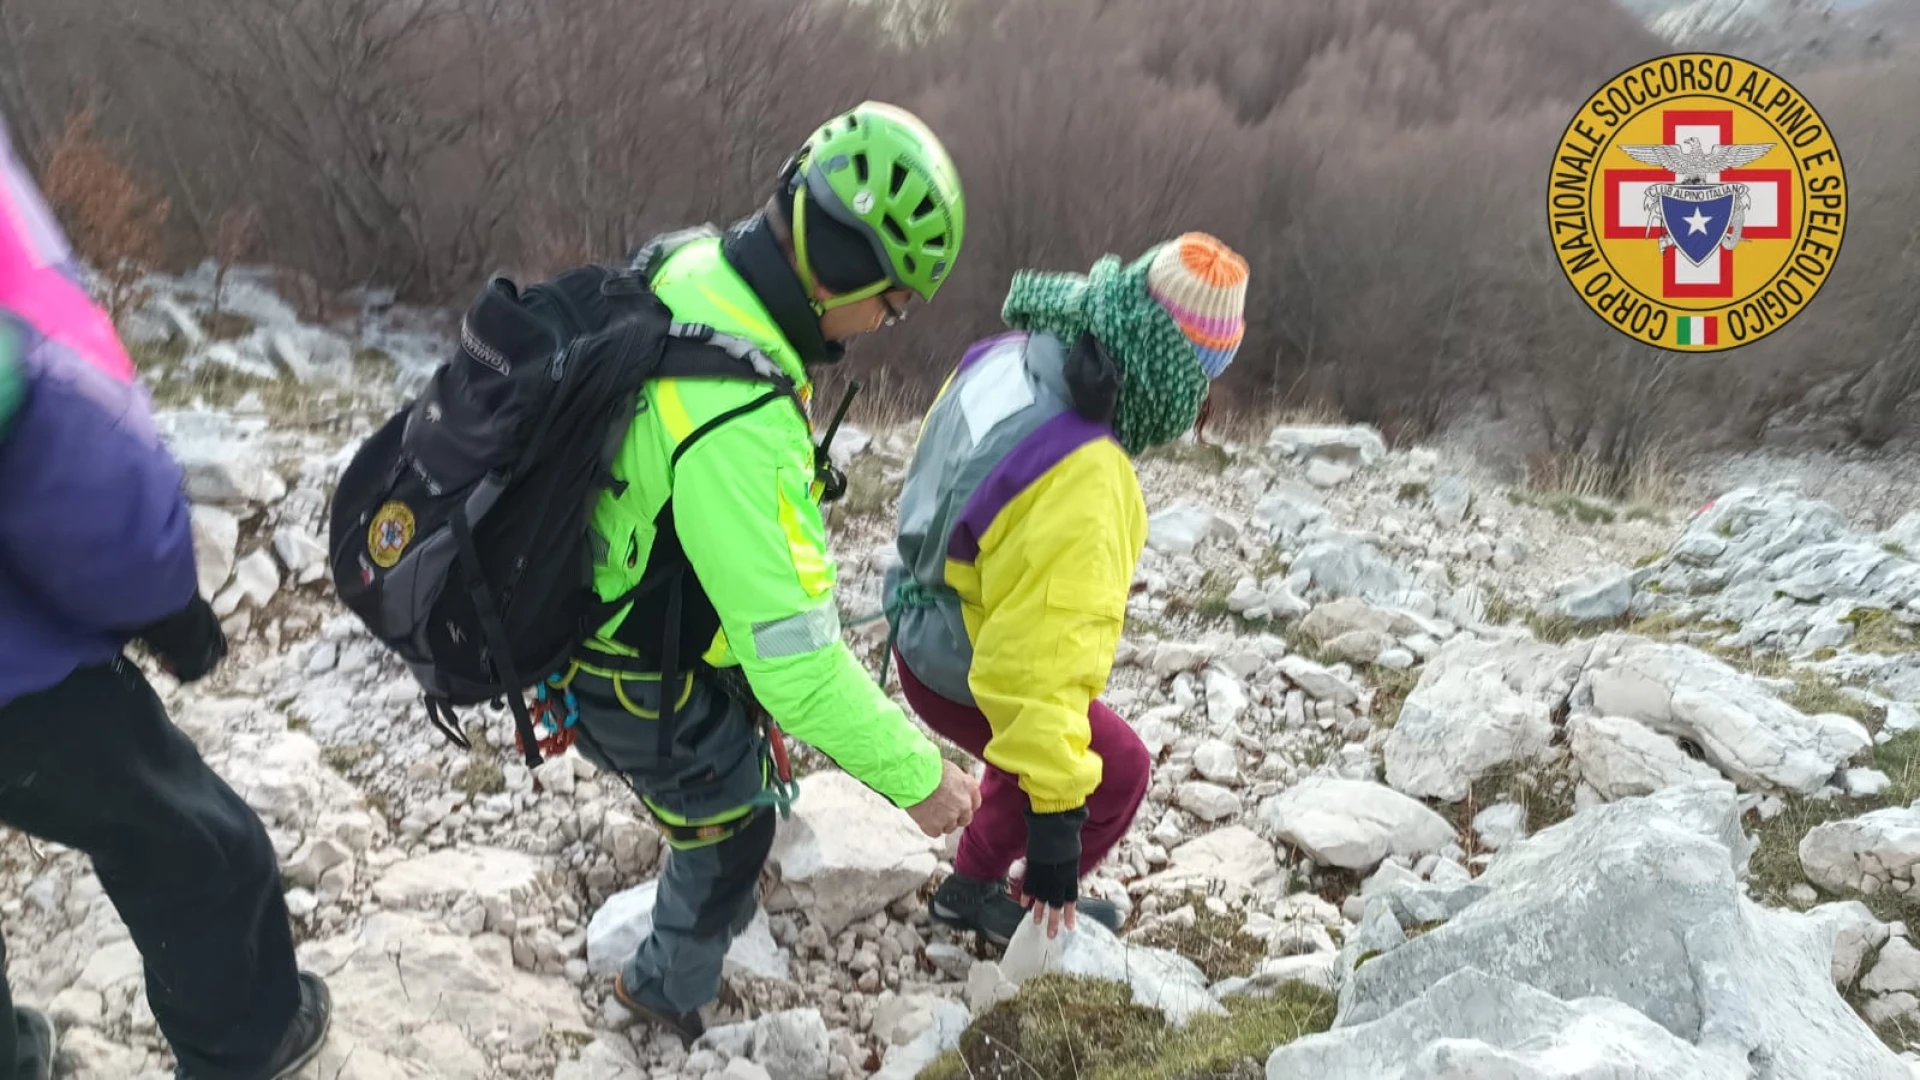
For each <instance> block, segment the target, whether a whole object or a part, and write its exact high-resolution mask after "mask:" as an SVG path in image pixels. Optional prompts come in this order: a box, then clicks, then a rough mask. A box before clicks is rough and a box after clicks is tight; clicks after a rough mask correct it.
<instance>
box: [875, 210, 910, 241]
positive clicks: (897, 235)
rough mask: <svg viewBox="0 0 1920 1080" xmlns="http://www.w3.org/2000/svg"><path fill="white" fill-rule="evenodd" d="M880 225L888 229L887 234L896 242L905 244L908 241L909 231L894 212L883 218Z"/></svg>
mask: <svg viewBox="0 0 1920 1080" xmlns="http://www.w3.org/2000/svg"><path fill="white" fill-rule="evenodd" d="M880 225H881V227H882V228H884V229H886V230H887V235H888V236H889V237H892V238H893V242H894V243H896V244H905V243H906V242H907V231H906V230H905V229H902V228H901V227H900V222H899V220H898V219H897V218H895V217H894V216H893V215H892V214H888V215H887V216H886V217H885V218H883V219H881V222H880Z"/></svg>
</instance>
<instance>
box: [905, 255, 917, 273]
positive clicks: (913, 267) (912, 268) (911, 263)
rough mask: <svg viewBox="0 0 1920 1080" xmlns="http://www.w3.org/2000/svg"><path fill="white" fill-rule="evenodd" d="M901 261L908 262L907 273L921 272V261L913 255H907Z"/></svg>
mask: <svg viewBox="0 0 1920 1080" xmlns="http://www.w3.org/2000/svg"><path fill="white" fill-rule="evenodd" d="M901 261H902V262H904V263H906V264H907V273H909V274H917V273H919V272H920V263H919V261H918V260H916V259H915V258H914V257H913V256H911V255H908V256H905V257H904V258H902V259H901Z"/></svg>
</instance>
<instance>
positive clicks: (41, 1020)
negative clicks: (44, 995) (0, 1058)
mask: <svg viewBox="0 0 1920 1080" xmlns="http://www.w3.org/2000/svg"><path fill="white" fill-rule="evenodd" d="M13 1025H14V1028H15V1032H16V1034H15V1036H14V1053H15V1055H16V1056H15V1058H14V1066H13V1069H14V1071H13V1072H12V1073H10V1074H9V1075H12V1076H17V1077H19V1078H20V1080H53V1049H54V1042H55V1036H54V1030H53V1021H51V1020H49V1019H47V1015H46V1014H45V1013H43V1012H41V1011H40V1010H38V1009H29V1008H25V1007H22V1006H16V1007H15V1008H14V1010H13Z"/></svg>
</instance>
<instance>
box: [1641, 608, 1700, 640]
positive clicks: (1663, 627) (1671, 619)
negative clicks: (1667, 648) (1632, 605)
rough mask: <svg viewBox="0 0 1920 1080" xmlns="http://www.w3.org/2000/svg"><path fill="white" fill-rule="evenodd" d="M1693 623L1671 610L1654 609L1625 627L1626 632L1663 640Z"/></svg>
mask: <svg viewBox="0 0 1920 1080" xmlns="http://www.w3.org/2000/svg"><path fill="white" fill-rule="evenodd" d="M1693 625H1694V624H1693V622H1692V620H1689V619H1683V618H1681V617H1680V616H1678V615H1675V614H1674V613H1673V612H1671V611H1656V612H1654V613H1653V614H1651V615H1649V616H1647V617H1646V618H1644V619H1639V620H1636V621H1635V622H1633V623H1632V624H1631V625H1629V626H1628V627H1627V632H1628V633H1630V634H1638V635H1639V636H1641V637H1647V638H1655V639H1659V640H1665V639H1667V638H1670V637H1672V636H1673V635H1675V634H1677V633H1679V632H1680V631H1682V630H1685V629H1688V628H1689V627H1691V626H1693Z"/></svg>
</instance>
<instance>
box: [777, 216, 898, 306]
mask: <svg viewBox="0 0 1920 1080" xmlns="http://www.w3.org/2000/svg"><path fill="white" fill-rule="evenodd" d="M793 262H794V267H795V269H797V270H799V271H800V285H801V287H802V288H804V289H806V290H807V303H809V304H812V305H813V313H814V314H815V315H825V314H826V313H827V312H829V311H833V310H835V309H836V308H843V307H846V306H848V305H849V304H857V303H859V302H861V301H862V300H871V299H872V298H874V297H876V296H879V295H880V294H881V293H883V292H886V291H887V290H888V289H889V288H892V287H893V281H892V279H890V278H884V277H883V278H881V279H880V280H879V281H876V282H874V283H873V284H871V285H867V286H864V287H862V288H859V289H856V290H854V291H853V292H850V293H841V294H839V295H837V296H834V297H832V298H831V299H828V300H822V299H820V282H819V280H818V279H817V278H815V277H814V274H813V257H812V255H810V254H809V253H808V251H807V186H806V185H805V184H804V183H802V184H796V185H794V188H793Z"/></svg>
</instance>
